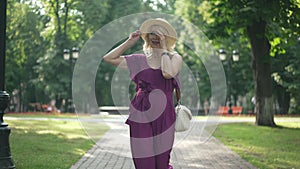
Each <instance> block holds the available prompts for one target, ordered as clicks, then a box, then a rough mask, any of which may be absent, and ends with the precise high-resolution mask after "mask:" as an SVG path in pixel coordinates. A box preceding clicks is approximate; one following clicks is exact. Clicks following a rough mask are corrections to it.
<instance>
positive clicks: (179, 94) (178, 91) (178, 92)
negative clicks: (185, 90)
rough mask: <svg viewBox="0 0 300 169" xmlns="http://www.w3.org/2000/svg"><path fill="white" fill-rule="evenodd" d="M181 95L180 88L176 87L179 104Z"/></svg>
mask: <svg viewBox="0 0 300 169" xmlns="http://www.w3.org/2000/svg"><path fill="white" fill-rule="evenodd" d="M180 97H181V93H180V88H176V99H177V104H178V105H180V104H181V101H180Z"/></svg>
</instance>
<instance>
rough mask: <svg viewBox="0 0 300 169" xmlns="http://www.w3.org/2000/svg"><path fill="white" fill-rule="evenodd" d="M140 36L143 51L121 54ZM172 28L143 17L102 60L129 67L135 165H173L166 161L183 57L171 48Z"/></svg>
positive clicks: (163, 168) (166, 168) (147, 168)
mask: <svg viewBox="0 0 300 169" xmlns="http://www.w3.org/2000/svg"><path fill="white" fill-rule="evenodd" d="M140 38H142V39H143V40H144V46H143V49H144V53H141V54H131V55H126V56H122V54H123V53H124V52H125V51H126V50H127V49H129V48H131V47H132V46H133V45H134V44H136V42H137V41H138V40H139V39H140ZM176 41H177V33H176V31H175V29H174V28H173V27H172V26H171V25H170V24H169V23H168V22H167V21H166V20H164V19H161V18H156V19H149V20H146V21H145V22H144V23H143V24H142V25H141V27H140V30H137V31H135V32H133V33H131V35H130V36H129V38H128V39H127V40H126V41H125V42H124V43H122V44H121V45H120V46H118V47H116V48H114V49H113V50H112V51H110V52H109V53H107V54H106V55H105V56H104V61H106V62H108V63H110V64H112V65H114V66H120V67H123V68H128V69H129V71H130V78H131V79H132V81H133V82H135V84H136V94H135V96H134V98H133V99H132V100H131V105H130V109H129V117H128V119H127V121H126V124H128V125H129V126H130V142H131V152H132V156H133V161H134V165H135V168H136V169H172V168H173V167H172V166H171V165H170V164H169V161H170V153H171V150H172V146H173V142H174V133H175V129H174V123H175V118H176V116H175V109H174V101H173V91H174V89H175V88H178V89H179V87H180V83H179V77H178V76H179V71H180V68H181V64H182V57H181V56H180V55H179V54H178V53H177V52H175V51H174V50H173V49H174V47H175V43H176Z"/></svg>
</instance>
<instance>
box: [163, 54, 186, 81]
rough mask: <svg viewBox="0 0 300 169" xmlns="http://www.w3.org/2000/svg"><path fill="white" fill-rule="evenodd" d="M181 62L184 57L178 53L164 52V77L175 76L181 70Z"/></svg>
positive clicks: (170, 77)
mask: <svg viewBox="0 0 300 169" xmlns="http://www.w3.org/2000/svg"><path fill="white" fill-rule="evenodd" d="M181 64H182V57H181V56H180V55H179V54H178V53H175V54H173V55H170V53H168V52H163V53H162V60H161V69H162V73H163V76H164V78H166V79H172V78H173V77H175V76H176V75H177V73H178V72H179V71H180V68H181Z"/></svg>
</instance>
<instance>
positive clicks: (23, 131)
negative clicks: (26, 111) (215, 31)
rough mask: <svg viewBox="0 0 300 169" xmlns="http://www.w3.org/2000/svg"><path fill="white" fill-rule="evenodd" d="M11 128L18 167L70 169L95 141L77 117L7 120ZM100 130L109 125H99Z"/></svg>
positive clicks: (26, 168)
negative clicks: (69, 119) (68, 119)
mask: <svg viewBox="0 0 300 169" xmlns="http://www.w3.org/2000/svg"><path fill="white" fill-rule="evenodd" d="M6 122H7V123H8V124H9V126H10V128H11V129H12V131H11V135H10V146H11V152H12V156H13V160H14V163H15V165H16V168H18V169H69V168H70V166H71V165H72V164H74V163H75V162H76V161H77V160H79V159H80V157H82V155H84V154H85V152H86V151H87V150H89V149H90V148H91V147H92V146H93V145H94V142H93V141H91V139H90V138H89V137H88V136H87V135H86V133H85V131H84V130H83V129H82V128H81V125H80V123H79V122H78V121H76V120H74V121H63V120H61V121H58V120H51V119H49V120H43V121H30V120H6ZM94 130H97V133H100V135H102V134H104V133H105V132H106V131H107V130H108V127H107V126H105V125H98V127H97V128H95V129H94Z"/></svg>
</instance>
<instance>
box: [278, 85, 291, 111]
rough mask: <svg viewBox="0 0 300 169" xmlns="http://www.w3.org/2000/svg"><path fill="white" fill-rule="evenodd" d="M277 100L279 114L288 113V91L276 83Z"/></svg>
mask: <svg viewBox="0 0 300 169" xmlns="http://www.w3.org/2000/svg"><path fill="white" fill-rule="evenodd" d="M276 94H277V101H278V105H279V114H288V112H289V109H290V99H291V97H290V93H289V92H287V91H286V89H285V88H284V87H282V86H281V85H276Z"/></svg>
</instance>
